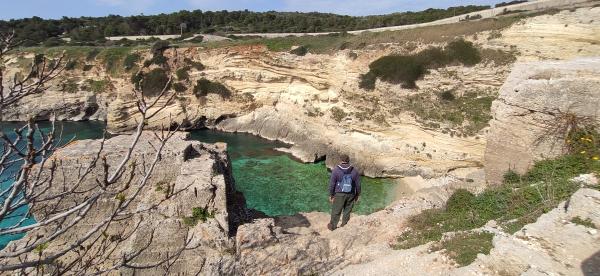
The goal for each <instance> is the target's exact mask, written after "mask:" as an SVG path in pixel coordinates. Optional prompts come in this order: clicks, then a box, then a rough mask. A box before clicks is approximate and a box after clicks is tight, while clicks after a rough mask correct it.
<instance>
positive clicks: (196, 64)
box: [183, 58, 206, 71]
mask: <svg viewBox="0 0 600 276" xmlns="http://www.w3.org/2000/svg"><path fill="white" fill-rule="evenodd" d="M183 61H184V62H185V63H186V64H187V65H189V66H191V67H192V68H194V69H196V70H198V71H202V70H204V69H205V68H206V67H205V66H204V64H202V62H199V61H194V60H191V59H189V58H184V59H183Z"/></svg>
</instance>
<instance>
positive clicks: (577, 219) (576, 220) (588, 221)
mask: <svg viewBox="0 0 600 276" xmlns="http://www.w3.org/2000/svg"><path fill="white" fill-rule="evenodd" d="M571 222H572V223H575V224H577V225H582V226H585V227H588V228H593V229H598V228H597V227H596V225H595V224H594V222H593V221H592V220H591V219H590V218H586V219H582V218H581V217H574V218H572V219H571Z"/></svg>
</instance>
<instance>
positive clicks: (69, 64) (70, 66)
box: [65, 59, 77, 71]
mask: <svg viewBox="0 0 600 276" xmlns="http://www.w3.org/2000/svg"><path fill="white" fill-rule="evenodd" d="M76 66H77V60H74V59H71V60H69V61H67V63H66V64H65V70H67V71H71V70H73V69H75V67H76Z"/></svg>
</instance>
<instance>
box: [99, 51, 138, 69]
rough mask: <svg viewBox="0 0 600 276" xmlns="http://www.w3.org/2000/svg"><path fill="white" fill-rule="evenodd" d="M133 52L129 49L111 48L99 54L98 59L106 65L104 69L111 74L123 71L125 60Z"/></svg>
mask: <svg viewBox="0 0 600 276" xmlns="http://www.w3.org/2000/svg"><path fill="white" fill-rule="evenodd" d="M130 52H131V48H128V47H110V48H106V49H104V51H102V52H101V53H100V54H98V57H97V58H98V59H100V60H102V62H103V63H104V69H106V71H107V72H109V73H111V74H116V73H119V72H120V71H121V68H122V67H121V66H122V62H123V60H124V59H125V58H126V56H127V55H129V53H130Z"/></svg>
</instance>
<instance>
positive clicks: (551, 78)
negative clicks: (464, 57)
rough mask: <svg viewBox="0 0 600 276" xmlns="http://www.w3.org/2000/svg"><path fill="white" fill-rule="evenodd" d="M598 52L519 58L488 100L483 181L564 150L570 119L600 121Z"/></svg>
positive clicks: (496, 179) (493, 180) (524, 168)
mask: <svg viewBox="0 0 600 276" xmlns="http://www.w3.org/2000/svg"><path fill="white" fill-rule="evenodd" d="M599 106H600V58H589V59H575V60H570V61H545V62H528V63H521V64H518V65H516V66H515V67H514V69H513V71H512V72H511V74H510V76H509V77H508V79H507V81H506V83H505V84H504V85H503V86H502V88H501V89H500V95H499V97H498V99H497V100H496V101H494V103H493V105H492V113H493V116H494V119H493V120H492V121H491V122H490V131H489V133H488V137H487V148H486V152H485V171H486V176H487V181H488V182H490V183H496V184H497V183H501V182H502V178H503V175H504V173H506V172H507V171H508V170H512V171H515V172H516V173H519V174H523V173H525V172H527V170H528V169H529V168H531V166H532V165H533V164H534V162H535V161H539V160H543V159H548V158H553V157H556V156H558V155H560V154H564V153H565V151H566V149H567V144H566V142H567V134H568V131H569V130H570V129H569V126H570V124H573V123H575V121H574V120H581V121H583V120H590V122H588V123H589V124H592V125H593V124H595V125H596V126H600V110H599V109H598V107H599Z"/></svg>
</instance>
